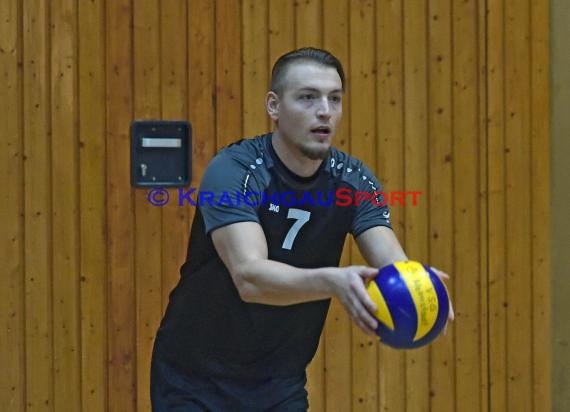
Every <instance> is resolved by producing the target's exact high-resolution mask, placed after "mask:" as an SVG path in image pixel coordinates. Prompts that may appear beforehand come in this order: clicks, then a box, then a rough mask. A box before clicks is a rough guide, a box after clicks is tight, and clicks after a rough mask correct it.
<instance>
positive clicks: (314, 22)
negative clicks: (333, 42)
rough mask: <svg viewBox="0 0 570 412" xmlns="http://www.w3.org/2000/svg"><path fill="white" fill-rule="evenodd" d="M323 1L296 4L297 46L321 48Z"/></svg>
mask: <svg viewBox="0 0 570 412" xmlns="http://www.w3.org/2000/svg"><path fill="white" fill-rule="evenodd" d="M321 3H322V0H303V1H296V2H295V33H296V36H295V37H296V46H297V47H298V48H300V47H319V48H320V47H321V44H322V42H323V39H322V37H323V36H322V35H323V21H322V17H323V7H322V4H321Z"/></svg>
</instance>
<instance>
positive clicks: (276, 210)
mask: <svg viewBox="0 0 570 412" xmlns="http://www.w3.org/2000/svg"><path fill="white" fill-rule="evenodd" d="M269 211H270V212H274V213H279V205H276V204H274V203H269Z"/></svg>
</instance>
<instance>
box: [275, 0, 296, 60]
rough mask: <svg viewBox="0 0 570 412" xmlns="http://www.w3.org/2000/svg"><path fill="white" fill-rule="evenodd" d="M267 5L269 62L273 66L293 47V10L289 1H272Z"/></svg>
mask: <svg viewBox="0 0 570 412" xmlns="http://www.w3.org/2000/svg"><path fill="white" fill-rule="evenodd" d="M269 4H270V7H269V61H270V63H271V65H273V64H275V62H276V61H277V59H278V58H279V56H281V55H282V54H284V53H287V52H288V51H291V50H292V49H293V48H294V47H295V23H294V22H295V9H294V2H292V1H290V0H272V1H271V2H269Z"/></svg>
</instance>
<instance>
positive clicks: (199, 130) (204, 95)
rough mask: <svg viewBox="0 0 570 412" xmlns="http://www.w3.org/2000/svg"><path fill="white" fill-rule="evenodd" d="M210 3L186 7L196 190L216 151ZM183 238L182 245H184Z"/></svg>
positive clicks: (212, 36)
mask: <svg viewBox="0 0 570 412" xmlns="http://www.w3.org/2000/svg"><path fill="white" fill-rule="evenodd" d="M214 22H215V10H214V6H213V4H212V2H210V1H208V0H199V1H196V2H192V3H190V4H189V5H188V26H189V29H188V36H189V38H188V76H189V77H188V90H189V92H188V114H189V118H190V120H191V121H192V124H193V128H194V133H193V141H192V157H193V173H192V187H198V183H199V182H200V179H201V177H202V173H203V172H204V169H205V168H206V165H207V164H208V162H209V161H210V159H211V158H212V157H213V155H214V153H215V151H216V110H215V109H216V76H215V73H216V66H215V64H216V57H215V56H216V47H215V28H214ZM187 238H188V235H186V238H185V241H184V244H185V245H186V243H187Z"/></svg>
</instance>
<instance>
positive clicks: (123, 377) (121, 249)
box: [106, 0, 142, 412]
mask: <svg viewBox="0 0 570 412" xmlns="http://www.w3.org/2000/svg"><path fill="white" fill-rule="evenodd" d="M106 12H107V30H106V32H107V38H106V43H107V44H106V48H107V61H106V68H107V83H106V86H107V90H106V101H107V104H106V109H107V113H106V115H107V146H106V147H107V153H106V156H107V233H108V240H107V247H108V249H107V250H108V252H107V264H108V277H109V281H108V287H109V294H108V297H109V300H108V304H107V318H108V334H109V339H108V346H109V371H108V376H109V379H108V383H107V384H108V393H109V404H108V408H109V411H111V412H130V411H134V410H135V407H136V359H135V356H136V348H135V340H136V297H135V282H134V273H135V266H134V252H135V248H134V247H135V244H134V239H135V237H134V222H133V211H134V210H133V204H132V196H131V190H130V171H129V166H128V165H129V164H130V136H129V125H130V123H131V120H132V115H133V113H132V112H133V94H134V90H133V87H132V76H133V75H132V72H133V61H132V47H133V41H132V38H131V31H130V27H131V25H132V18H133V10H132V6H131V1H130V0H118V1H112V2H107V3H106ZM139 263H142V262H139Z"/></svg>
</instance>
